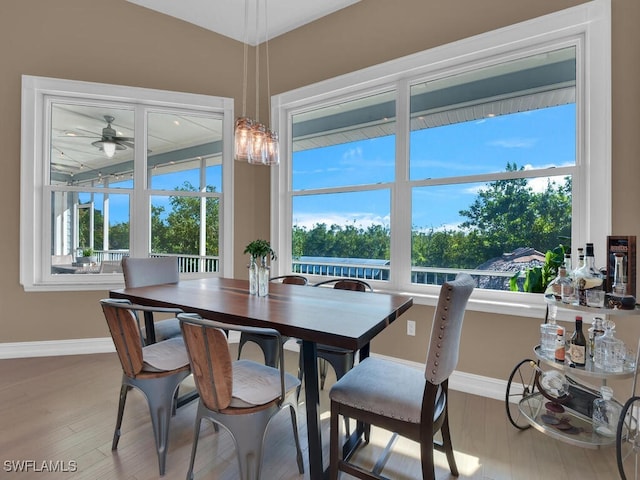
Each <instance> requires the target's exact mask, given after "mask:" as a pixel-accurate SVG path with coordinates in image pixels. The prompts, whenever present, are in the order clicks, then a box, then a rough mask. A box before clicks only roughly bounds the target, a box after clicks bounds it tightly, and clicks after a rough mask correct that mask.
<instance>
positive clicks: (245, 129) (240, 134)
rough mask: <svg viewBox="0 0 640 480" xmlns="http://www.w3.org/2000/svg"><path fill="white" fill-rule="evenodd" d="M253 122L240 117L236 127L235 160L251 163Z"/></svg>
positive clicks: (247, 118)
mask: <svg viewBox="0 0 640 480" xmlns="http://www.w3.org/2000/svg"><path fill="white" fill-rule="evenodd" d="M252 129H253V120H251V119H250V118H249V117H238V119H237V120H236V126H235V134H234V137H235V143H234V158H235V159H236V160H239V161H244V162H246V161H249V156H250V152H251V144H252V138H253V136H252Z"/></svg>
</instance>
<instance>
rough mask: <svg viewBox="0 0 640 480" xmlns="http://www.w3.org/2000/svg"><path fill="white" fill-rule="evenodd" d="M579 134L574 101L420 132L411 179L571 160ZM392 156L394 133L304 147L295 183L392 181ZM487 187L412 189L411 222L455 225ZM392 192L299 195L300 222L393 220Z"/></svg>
mask: <svg viewBox="0 0 640 480" xmlns="http://www.w3.org/2000/svg"><path fill="white" fill-rule="evenodd" d="M575 133H576V132H575V105H565V106H560V107H554V108H547V109H542V110H533V111H527V112H523V113H517V114H512V115H504V116H497V117H493V118H487V119H483V120H477V121H471V122H465V123H457V124H452V125H448V126H443V127H438V128H431V129H425V130H420V131H416V132H413V133H412V135H411V140H410V165H411V166H410V178H411V180H420V179H426V178H446V177H453V176H462V175H477V174H483V173H492V172H501V171H504V170H505V168H506V165H507V163H508V162H510V163H514V162H515V163H516V164H517V165H518V167H521V166H524V167H525V168H526V169H535V168H546V167H550V166H556V167H557V166H565V165H573V164H574V163H575ZM394 155H395V144H394V137H393V136H389V137H381V138H376V139H371V140H364V141H360V142H354V143H349V144H342V145H334V146H331V147H325V148H321V149H314V150H307V151H303V152H298V153H296V154H295V156H294V183H293V185H294V189H296V190H308V189H312V188H322V187H329V186H346V185H362V184H370V183H373V184H375V183H384V182H391V181H393V180H394ZM556 180H558V181H562V180H561V178H557V179H556ZM531 185H532V186H533V188H535V189H541V188H544V186H545V185H546V177H545V178H544V179H539V180H532V182H531ZM481 187H482V185H480V184H459V185H450V186H439V187H421V188H419V189H414V192H413V199H412V203H413V212H412V219H413V220H412V222H413V225H414V226H415V227H418V228H431V227H432V228H435V229H438V228H443V227H455V226H456V225H457V224H459V223H460V222H461V221H462V220H463V219H462V218H461V217H460V216H459V214H458V212H459V211H460V210H461V209H465V208H467V207H468V206H469V205H470V204H471V203H472V202H473V200H474V199H475V198H476V195H477V192H478V189H480V188H481ZM389 197H390V193H389V191H388V190H385V191H377V192H376V191H374V192H359V193H349V194H330V195H320V196H305V197H298V198H297V199H296V200H295V201H294V219H293V220H294V225H299V226H304V227H307V228H312V227H313V225H314V224H316V223H326V224H327V225H331V224H333V223H335V224H339V225H346V224H354V225H357V226H358V225H359V226H363V227H366V226H368V225H371V224H372V223H382V224H385V225H388V224H389V216H390V198H389Z"/></svg>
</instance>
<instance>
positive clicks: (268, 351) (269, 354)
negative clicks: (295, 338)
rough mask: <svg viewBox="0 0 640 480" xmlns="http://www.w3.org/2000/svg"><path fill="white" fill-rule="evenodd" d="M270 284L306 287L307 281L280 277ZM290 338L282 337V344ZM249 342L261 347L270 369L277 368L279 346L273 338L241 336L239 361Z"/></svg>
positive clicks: (287, 276) (247, 334) (298, 276)
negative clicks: (277, 283)
mask: <svg viewBox="0 0 640 480" xmlns="http://www.w3.org/2000/svg"><path fill="white" fill-rule="evenodd" d="M269 281H270V282H279V283H285V284H288V285H306V284H307V279H306V278H305V277H303V276H302V275H281V276H279V277H273V278H270V279H269ZM287 340H289V337H282V343H286V341H287ZM247 342H253V343H255V344H257V345H258V346H259V347H260V350H262V354H263V355H264V362H265V364H266V365H269V366H270V367H276V366H277V365H278V360H279V357H278V351H279V349H278V345H277V344H276V341H275V339H274V338H273V337H264V336H262V335H256V334H251V333H247V332H243V333H241V334H240V342H239V343H238V360H240V355H241V354H242V347H244V345H245V344H246V343H247Z"/></svg>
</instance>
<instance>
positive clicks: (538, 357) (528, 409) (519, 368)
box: [505, 296, 640, 480]
mask: <svg viewBox="0 0 640 480" xmlns="http://www.w3.org/2000/svg"><path fill="white" fill-rule="evenodd" d="M545 301H546V302H547V315H546V318H545V322H546V321H547V318H548V316H549V309H550V308H553V307H557V308H560V309H569V310H576V311H579V312H583V313H590V314H594V315H599V316H608V315H613V316H616V318H617V317H619V316H622V317H624V316H631V315H640V308H639V307H638V305H636V307H635V309H633V310H620V309H611V308H592V307H586V306H579V305H574V304H567V303H562V302H560V301H557V300H555V298H554V297H553V296H545ZM620 320H622V319H620ZM533 354H534V355H533V356H534V358H533V359H531V358H525V359H523V360H522V361H520V362H519V363H518V364H517V365H516V366H515V367H514V369H513V371H512V372H511V375H510V376H509V380H508V382H507V391H506V394H505V403H506V411H507V417H508V418H509V421H510V422H511V424H512V425H513V426H514V427H515V428H517V429H520V430H526V429H528V428H530V427H533V428H534V429H536V430H538V431H540V432H542V433H544V434H546V435H548V436H550V437H552V438H555V439H557V440H560V441H563V442H566V443H569V444H571V445H575V446H579V447H584V448H593V449H597V448H603V447H612V446H614V445H615V447H616V459H617V464H618V471H619V473H620V477H621V478H622V479H623V480H627V479H636V478H640V417H639V414H640V396H638V395H636V380H637V372H638V369H637V365H638V357H639V355H640V341H639V344H638V349H637V350H636V353H635V356H631V358H628V359H626V360H625V363H624V365H623V368H622V371H620V372H608V371H603V370H601V369H599V368H597V367H596V366H595V365H594V364H593V362H592V360H591V359H590V358H588V356H587V359H586V360H587V361H586V365H585V366H584V367H577V366H575V365H571V364H570V363H567V362H565V363H564V364H562V363H557V362H555V361H554V359H552V358H549V357H547V356H545V355H543V353H542V351H541V348H540V345H536V346H535V347H534V349H533ZM554 369H555V370H558V371H560V372H561V373H562V374H564V378H566V380H567V382H568V386H567V387H568V391H567V392H565V393H566V394H565V395H563V397H562V398H554V397H551V396H549V392H548V391H547V390H546V389H545V388H544V387H542V388H541V382H540V380H541V376H544V374H545V371H549V370H554ZM574 377H578V378H580V379H589V380H591V381H592V382H599V383H600V384H601V385H606V383H607V380H608V379H614V378H615V379H627V378H628V379H633V381H632V388H631V396H630V397H629V399H628V400H627V401H626V402H625V403H624V404H622V403H619V402H618V401H617V400H615V399H614V401H615V402H616V403H618V405H619V406H620V407H621V414H620V420H619V422H618V424H617V430H616V431H615V432H613V431H612V432H610V435H606V436H605V435H601V434H598V433H596V432H595V431H594V428H593V425H592V421H591V414H592V405H593V401H594V400H595V399H597V398H600V392H599V390H598V389H597V388H595V387H593V386H591V385H588V384H586V380H585V381H584V382H581V381H578V380H576V378H574Z"/></svg>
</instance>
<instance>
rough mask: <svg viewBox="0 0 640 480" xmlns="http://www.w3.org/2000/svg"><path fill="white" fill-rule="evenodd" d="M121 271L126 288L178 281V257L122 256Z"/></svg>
mask: <svg viewBox="0 0 640 480" xmlns="http://www.w3.org/2000/svg"><path fill="white" fill-rule="evenodd" d="M122 273H123V274H124V286H125V287H126V288H135V287H148V286H150V285H161V284H163V283H178V281H179V280H180V271H179V267H178V257H151V258H131V257H124V258H123V259H122Z"/></svg>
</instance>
